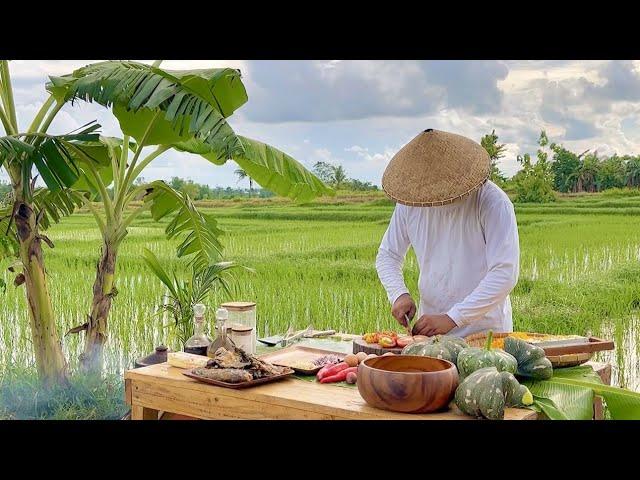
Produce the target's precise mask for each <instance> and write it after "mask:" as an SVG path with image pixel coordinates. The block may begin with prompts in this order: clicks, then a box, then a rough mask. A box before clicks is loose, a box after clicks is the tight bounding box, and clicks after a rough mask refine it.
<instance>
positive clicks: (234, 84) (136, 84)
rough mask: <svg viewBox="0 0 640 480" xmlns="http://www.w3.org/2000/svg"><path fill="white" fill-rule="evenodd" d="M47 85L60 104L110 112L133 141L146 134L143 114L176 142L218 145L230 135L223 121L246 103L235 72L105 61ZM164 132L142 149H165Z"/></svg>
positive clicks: (53, 79) (52, 78) (159, 132)
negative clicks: (158, 117) (156, 117)
mask: <svg viewBox="0 0 640 480" xmlns="http://www.w3.org/2000/svg"><path fill="white" fill-rule="evenodd" d="M50 80H51V82H50V83H49V84H48V87H47V88H48V89H49V90H50V91H51V92H52V93H54V94H55V95H58V96H59V97H61V98H63V99H64V100H65V101H71V102H73V101H75V100H76V99H81V100H84V101H87V102H97V103H99V104H101V105H103V106H105V107H113V112H114V114H115V116H116V117H117V118H118V120H119V121H120V126H121V128H122V129H123V131H124V132H125V133H127V134H128V135H131V136H133V137H134V138H140V137H141V134H140V133H141V131H144V130H146V126H147V125H148V124H149V120H150V119H151V118H152V116H151V115H149V113H151V112H152V111H159V112H163V114H164V115H163V117H162V118H163V120H164V121H165V122H166V123H167V124H168V125H167V126H168V127H169V128H170V129H171V130H172V131H173V133H177V135H178V136H185V138H182V140H187V139H188V138H190V137H195V138H198V139H199V140H201V141H203V142H204V143H207V144H211V145H214V144H218V142H219V139H220V138H221V137H222V138H226V137H230V136H231V135H232V134H233V131H232V130H231V127H230V126H229V125H228V124H227V122H226V120H225V119H226V118H227V117H229V116H230V115H231V114H232V113H233V112H234V111H235V110H236V109H237V108H239V107H240V106H241V105H243V104H244V103H245V102H246V101H247V94H246V91H245V88H244V85H243V84H242V81H241V76H240V72H239V70H235V69H231V68H224V69H209V70H186V71H166V70H162V69H160V68H156V67H153V66H150V65H146V64H143V63H138V62H122V61H108V62H100V63H95V64H92V65H88V66H86V67H83V68H80V69H78V70H76V71H74V72H73V73H72V74H70V75H66V76H64V77H50ZM137 114H140V115H139V116H137V120H138V121H136V118H134V117H136V115H137ZM140 120H144V121H140ZM164 127H165V125H160V126H159V127H158V128H157V129H156V131H155V136H152V137H151V138H148V139H147V144H158V143H166V140H167V135H169V134H170V133H172V132H169V131H168V129H165V131H161V130H162V129H163V128H164ZM163 140H164V141H163Z"/></svg>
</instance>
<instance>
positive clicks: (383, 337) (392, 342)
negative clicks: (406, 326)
mask: <svg viewBox="0 0 640 480" xmlns="http://www.w3.org/2000/svg"><path fill="white" fill-rule="evenodd" d="M426 338H428V337H424V336H422V335H416V336H414V337H410V336H409V335H398V333H397V332H394V331H391V330H385V331H382V332H372V333H365V334H364V335H363V336H362V339H363V340H364V341H365V342H367V343H377V344H378V345H380V346H381V347H383V348H404V347H406V346H407V345H409V344H411V343H413V342H417V341H421V340H424V339H426Z"/></svg>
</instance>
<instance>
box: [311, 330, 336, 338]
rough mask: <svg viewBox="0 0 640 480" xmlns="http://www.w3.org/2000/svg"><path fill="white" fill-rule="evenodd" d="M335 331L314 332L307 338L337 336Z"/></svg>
mask: <svg viewBox="0 0 640 480" xmlns="http://www.w3.org/2000/svg"><path fill="white" fill-rule="evenodd" d="M335 333H336V331H335V330H323V331H321V332H314V333H310V334H308V335H305V336H304V337H305V338H316V337H328V336H329V335H335Z"/></svg>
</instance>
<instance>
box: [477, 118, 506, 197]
mask: <svg viewBox="0 0 640 480" xmlns="http://www.w3.org/2000/svg"><path fill="white" fill-rule="evenodd" d="M480 145H482V147H483V148H484V149H485V150H486V151H487V153H488V154H489V158H490V159H491V174H490V176H489V179H490V180H491V181H492V182H494V183H496V184H498V185H500V186H502V185H503V184H504V183H505V182H506V181H507V177H505V176H504V175H503V174H502V172H501V171H500V169H499V168H498V160H500V159H501V158H503V157H504V152H505V150H506V148H507V146H506V145H505V144H504V143H502V144H498V135H496V131H495V130H493V131H492V132H491V133H489V134H487V135H485V136H484V137H482V139H481V140H480Z"/></svg>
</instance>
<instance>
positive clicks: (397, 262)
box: [376, 204, 410, 305]
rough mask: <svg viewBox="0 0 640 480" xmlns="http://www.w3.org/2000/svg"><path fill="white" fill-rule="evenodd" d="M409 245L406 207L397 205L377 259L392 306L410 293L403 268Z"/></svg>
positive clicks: (377, 266)
mask: <svg viewBox="0 0 640 480" xmlns="http://www.w3.org/2000/svg"><path fill="white" fill-rule="evenodd" d="M409 245H410V241H409V236H408V233H407V222H406V209H405V207H404V205H400V204H397V205H396V208H395V210H394V211H393V215H391V221H390V222H389V227H388V228H387V231H386V232H385V234H384V236H383V237H382V242H381V243H380V248H379V249H378V255H377V257H376V270H377V271H378V277H379V278H380V282H382V286H383V287H384V289H385V290H386V291H387V296H388V297H389V301H390V302H391V304H392V305H393V303H394V302H395V301H396V300H397V299H398V297H399V296H400V295H402V294H405V293H409V290H408V289H407V286H406V285H405V283H404V277H403V276H402V267H403V265H404V259H405V256H406V255H407V251H408V250H409Z"/></svg>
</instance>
